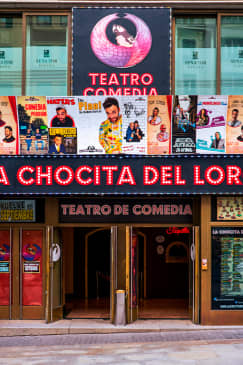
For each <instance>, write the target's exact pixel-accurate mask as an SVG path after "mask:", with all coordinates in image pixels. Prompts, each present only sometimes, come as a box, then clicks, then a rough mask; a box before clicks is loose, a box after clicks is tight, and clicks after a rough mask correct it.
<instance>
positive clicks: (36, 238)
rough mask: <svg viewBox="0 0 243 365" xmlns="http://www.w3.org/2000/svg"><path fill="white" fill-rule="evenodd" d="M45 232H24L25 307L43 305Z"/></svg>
mask: <svg viewBox="0 0 243 365" xmlns="http://www.w3.org/2000/svg"><path fill="white" fill-rule="evenodd" d="M42 252H43V232H42V231H26V230H24V231H23V236H22V273H23V274H22V275H23V289H22V301H23V305H42V261H43V259H42V257H43V256H42Z"/></svg>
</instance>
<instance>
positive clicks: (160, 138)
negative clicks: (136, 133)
mask: <svg viewBox="0 0 243 365" xmlns="http://www.w3.org/2000/svg"><path fill="white" fill-rule="evenodd" d="M168 139H169V133H168V132H167V131H166V126H165V125H164V124H161V126H160V132H159V133H158V134H157V140H158V141H159V142H166V141H168Z"/></svg>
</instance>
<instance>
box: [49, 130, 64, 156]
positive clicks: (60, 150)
mask: <svg viewBox="0 0 243 365" xmlns="http://www.w3.org/2000/svg"><path fill="white" fill-rule="evenodd" d="M49 153H50V154H52V155H64V154H65V153H66V150H65V147H64V144H63V143H62V135H61V134H56V135H55V137H54V139H53V143H52V144H51V145H50V148H49Z"/></svg>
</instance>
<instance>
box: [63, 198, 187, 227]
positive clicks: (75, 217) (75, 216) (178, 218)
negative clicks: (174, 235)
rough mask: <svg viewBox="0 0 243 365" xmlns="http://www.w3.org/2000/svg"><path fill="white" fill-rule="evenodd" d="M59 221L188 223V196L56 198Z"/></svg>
mask: <svg viewBox="0 0 243 365" xmlns="http://www.w3.org/2000/svg"><path fill="white" fill-rule="evenodd" d="M59 221H60V223H94V222H95V223H96V222H97V223H98V222H100V223H103V222H111V223H113V222H119V223H120V222H133V223H134V222H139V223H140V222H148V223H149V222H153V223H155V222H158V223H162V222H166V223H172V222H176V223H177V222H178V223H191V222H192V199H173V200H172V199H134V198H131V199H122V200H121V199H106V198H102V199H97V198H96V199H60V200H59Z"/></svg>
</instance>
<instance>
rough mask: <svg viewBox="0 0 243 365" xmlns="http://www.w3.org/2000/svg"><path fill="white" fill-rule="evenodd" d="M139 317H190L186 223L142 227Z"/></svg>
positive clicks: (139, 246)
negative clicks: (183, 224)
mask: <svg viewBox="0 0 243 365" xmlns="http://www.w3.org/2000/svg"><path fill="white" fill-rule="evenodd" d="M134 232H135V233H136V234H137V237H138V282H139V285H138V288H139V306H138V317H139V318H143V319H146V318H158V319H160V318H163V319H166V318H168V319H172V318H173V319H188V318H190V314H189V276H190V272H189V271H190V265H189V263H190V261H189V259H190V258H189V247H190V240H191V230H190V229H189V228H187V227H184V228H181V227H180V228H178V227H166V228H152V227H150V228H139V229H136V230H134Z"/></svg>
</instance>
